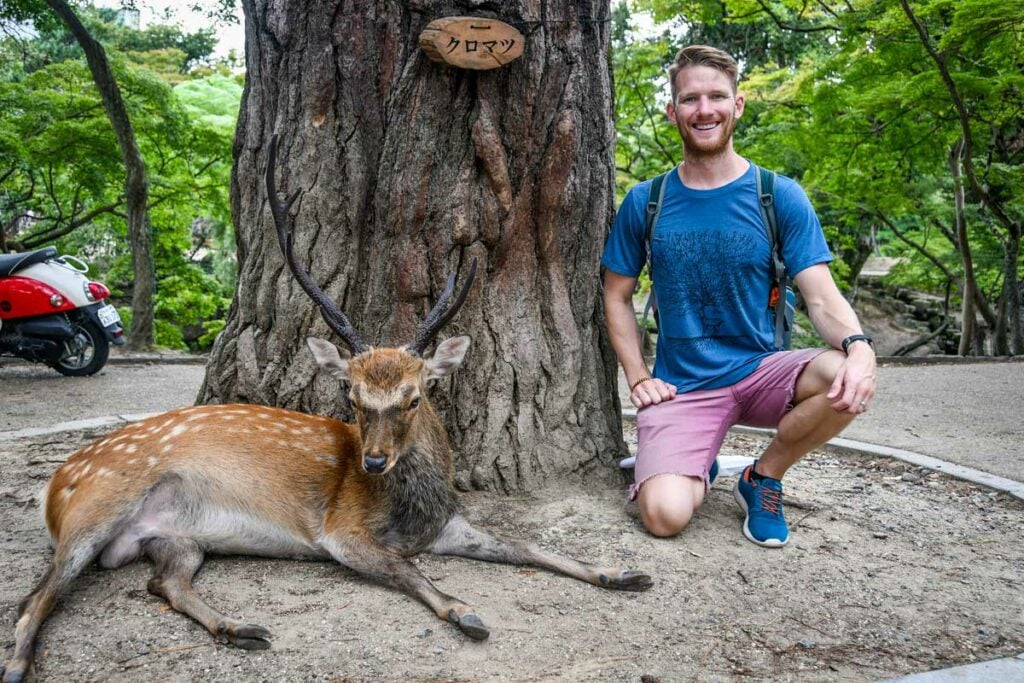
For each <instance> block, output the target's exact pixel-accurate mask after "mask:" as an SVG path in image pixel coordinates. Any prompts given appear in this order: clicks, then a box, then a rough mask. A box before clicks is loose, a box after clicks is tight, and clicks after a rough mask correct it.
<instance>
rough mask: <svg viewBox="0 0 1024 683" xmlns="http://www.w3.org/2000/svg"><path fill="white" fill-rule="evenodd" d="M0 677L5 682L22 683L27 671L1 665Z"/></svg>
mask: <svg viewBox="0 0 1024 683" xmlns="http://www.w3.org/2000/svg"><path fill="white" fill-rule="evenodd" d="M0 678H2V680H3V682H4V683H21V681H22V680H23V679H24V678H25V672H24V671H13V670H8V669H7V667H5V666H2V665H0Z"/></svg>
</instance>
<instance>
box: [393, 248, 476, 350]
mask: <svg viewBox="0 0 1024 683" xmlns="http://www.w3.org/2000/svg"><path fill="white" fill-rule="evenodd" d="M475 277H476V259H475V258H474V259H473V263H472V264H471V265H470V266H469V275H467V276H466V282H465V283H463V285H462V290H461V291H460V292H459V296H458V297H457V298H456V299H455V303H453V304H452V305H451V306H448V300H449V299H451V298H452V292H453V291H455V273H452V274H451V275H449V276H448V284H446V285H445V288H444V291H443V292H441V296H440V297H438V299H437V303H436V304H434V308H432V309H431V311H430V313H428V314H427V317H426V318H424V319H423V322H422V323H420V327H419V330H417V332H416V341H414V342H413V343H411V344H409V345H408V346H406V347H405V350H406V351H408V352H409V353H414V354H416V355H417V356H420V355H422V354H423V352H424V351H426V349H427V346H428V345H429V344H430V342H431V340H433V338H434V337H435V336H436V335H437V333H438V332H439V331H440V330H441V328H442V327H444V326H445V325H446V324H448V321H449V320H451V319H452V318H454V317H455V314H456V313H458V312H459V309H460V308H462V304H463V303H464V302H465V301H466V295H467V294H469V286H470V285H472V284H473V278H475Z"/></svg>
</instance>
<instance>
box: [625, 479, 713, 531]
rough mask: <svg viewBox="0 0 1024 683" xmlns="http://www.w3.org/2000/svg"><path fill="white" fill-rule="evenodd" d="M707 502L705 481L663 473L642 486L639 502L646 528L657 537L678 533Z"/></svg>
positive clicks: (641, 516)
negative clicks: (705, 500)
mask: <svg viewBox="0 0 1024 683" xmlns="http://www.w3.org/2000/svg"><path fill="white" fill-rule="evenodd" d="M703 502H704V481H703V480H702V479H700V478H699V477H689V476H684V475H681V474H659V475H656V476H653V477H651V478H650V479H648V480H647V481H645V482H644V483H643V485H642V486H641V487H640V494H639V495H638V496H637V505H638V506H639V507H640V518H641V519H642V520H643V523H644V527H646V528H647V530H648V531H650V532H651V533H652V534H654V535H655V536H662V537H666V536H675V535H676V534H678V533H679V532H680V531H682V530H683V529H685V528H686V525H687V524H689V523H690V520H691V519H692V518H693V514H694V513H695V512H697V510H699V509H700V506H701V504H702V503H703Z"/></svg>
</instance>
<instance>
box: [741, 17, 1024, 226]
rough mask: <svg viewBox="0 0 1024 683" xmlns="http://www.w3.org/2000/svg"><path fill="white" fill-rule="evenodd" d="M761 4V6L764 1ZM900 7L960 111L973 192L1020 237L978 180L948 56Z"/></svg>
mask: <svg viewBox="0 0 1024 683" xmlns="http://www.w3.org/2000/svg"><path fill="white" fill-rule="evenodd" d="M758 1H759V2H760V0H758ZM900 5H901V6H902V7H903V12H904V13H905V14H906V15H907V18H908V19H910V23H911V24H913V26H914V28H915V29H916V30H917V34H918V36H920V38H921V44H922V45H924V49H925V50H926V51H927V52H928V54H929V56H930V57H931V58H932V61H934V62H935V65H936V66H937V67H938V69H939V75H940V76H941V77H942V82H943V83H944V84H945V85H946V89H947V90H948V91H949V96H950V98H951V99H952V100H953V107H954V109H956V113H957V116H958V118H959V119H960V129H961V131H962V132H963V139H964V150H963V168H964V174H965V175H966V176H967V180H968V182H969V183H970V185H971V189H972V190H973V191H974V192H975V194H977V195H978V196H979V197H980V198H981V200H982V203H983V204H984V205H985V206H987V207H988V208H989V210H990V211H991V212H992V214H993V215H994V216H995V217H996V219H997V220H998V221H999V222H1000V223H1001V224H1002V225H1003V227H1004V228H1006V230H1007V231H1008V232H1010V233H1011V234H1012V235H1020V224H1019V223H1017V222H1016V221H1014V220H1013V219H1012V218H1010V216H1008V215H1007V214H1006V212H1005V211H1004V210H1003V207H1002V205H1001V204H1000V203H999V202H997V201H995V200H994V199H993V198H992V196H991V195H990V194H989V192H988V190H987V189H986V188H985V187H984V186H983V185H982V184H981V182H979V180H978V177H977V174H976V172H975V170H974V136H973V135H972V134H971V120H970V115H969V114H968V113H967V107H966V105H965V104H964V101H963V98H962V97H960V91H959V90H957V87H956V83H955V82H954V81H953V76H952V75H951V74H950V72H949V66H948V65H947V64H946V57H945V55H943V54H941V53H939V51H938V50H936V49H935V46H934V45H932V39H931V37H930V36H929V35H928V29H926V28H925V26H924V24H922V23H921V20H920V19H918V18H917V15H916V14H914V11H913V10H912V9H910V4H909V3H908V2H907V0H900Z"/></svg>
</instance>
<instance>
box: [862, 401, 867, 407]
mask: <svg viewBox="0 0 1024 683" xmlns="http://www.w3.org/2000/svg"><path fill="white" fill-rule="evenodd" d="M867 405H868V402H867V401H861V402H860V407H861V408H866V407H867Z"/></svg>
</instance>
